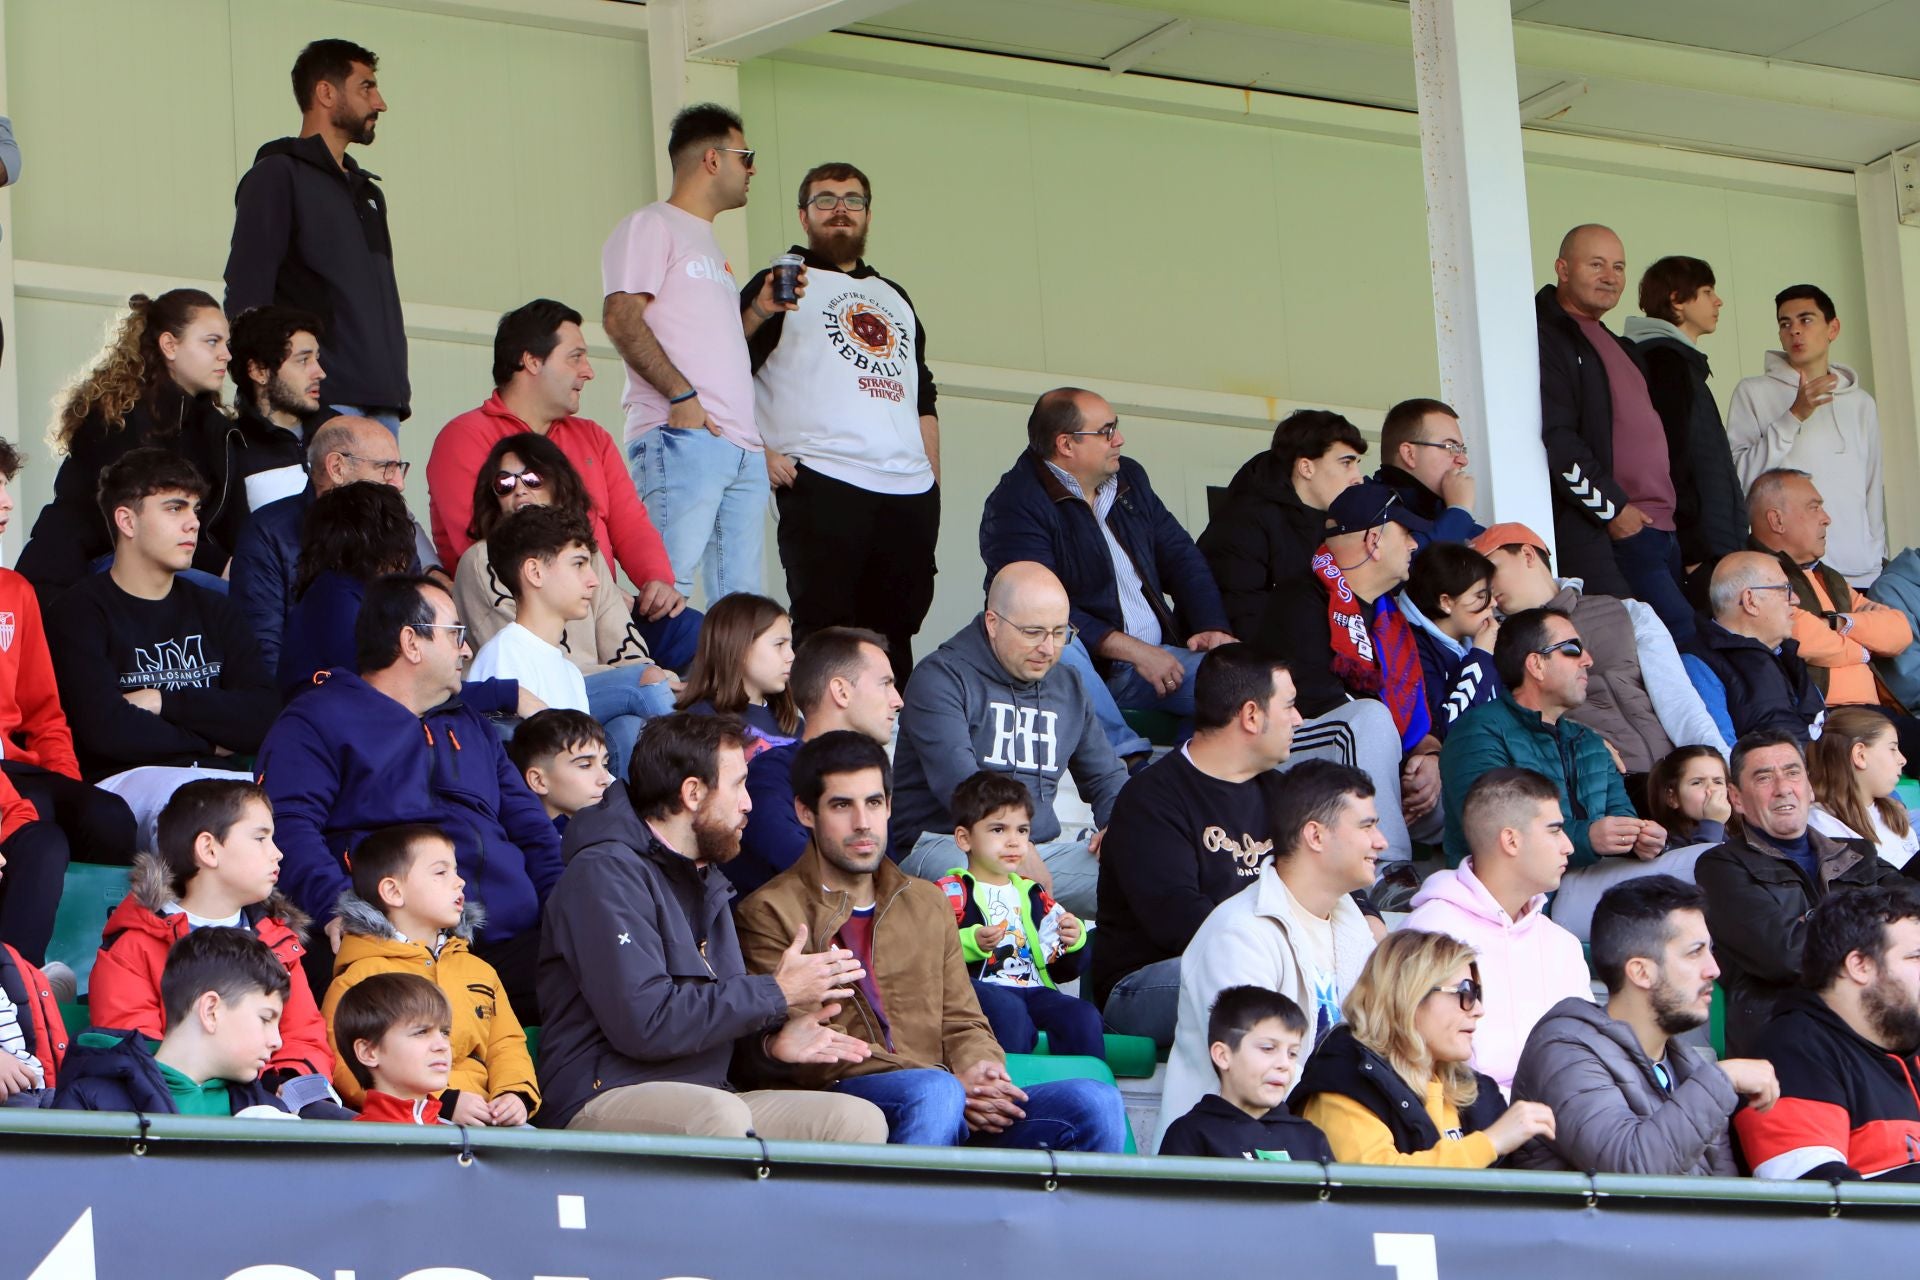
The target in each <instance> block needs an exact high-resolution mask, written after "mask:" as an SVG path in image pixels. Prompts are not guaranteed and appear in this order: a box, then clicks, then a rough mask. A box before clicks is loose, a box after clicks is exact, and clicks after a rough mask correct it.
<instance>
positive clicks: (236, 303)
mask: <svg viewBox="0 0 1920 1280" xmlns="http://www.w3.org/2000/svg"><path fill="white" fill-rule="evenodd" d="M379 63H380V59H379V58H378V57H377V56H375V55H374V54H373V53H372V52H370V51H369V50H366V49H363V48H361V47H360V46H359V45H357V44H354V43H353V42H352V41H350V40H316V41H314V42H313V43H312V44H310V45H308V46H307V47H306V48H305V49H303V50H301V51H300V57H299V58H298V59H297V60H296V61H295V62H294V64H293V96H294V100H295V101H296V102H298V103H299V104H300V136H299V137H297V138H280V139H277V140H275V141H273V142H269V143H267V144H265V145H264V146H262V147H261V148H260V150H259V151H257V152H256V153H255V154H254V157H253V167H252V168H251V169H249V170H247V172H246V173H245V174H244V175H242V177H241V179H240V185H239V187H238V188H237V189H236V190H235V191H234V195H233V203H234V217H233V244H232V248H231V249H230V251H229V252H228V255H227V271H226V281H227V299H226V307H227V314H228V315H229V316H238V315H240V314H241V313H242V312H244V311H246V310H247V309H249V308H251V307H258V306H263V305H265V304H267V303H270V302H277V303H281V304H283V305H286V306H290V307H299V308H301V309H302V310H304V311H310V312H312V313H313V314H314V315H316V316H318V317H319V318H320V321H321V323H322V324H324V325H325V327H326V334H325V337H326V346H325V347H324V349H323V352H322V356H323V362H324V364H325V365H326V368H327V372H328V376H329V382H328V386H327V395H328V400H329V403H331V404H332V405H333V406H334V407H335V408H337V409H339V411H340V412H342V413H351V414H356V415H358V416H360V417H365V418H373V419H376V420H378V421H379V422H380V423H381V424H382V425H383V426H385V427H386V428H387V429H388V430H389V431H392V432H393V433H394V434H395V435H398V434H399V432H400V421H401V419H403V418H405V417H406V416H407V414H408V413H409V411H410V402H411V400H412V390H411V388H410V386H409V384H408V382H407V335H406V327H405V324H404V322H403V321H402V319H401V316H400V287H399V285H398V283H396V281H395V280H394V275H393V240H392V237H391V236H390V235H389V234H388V232H387V197H386V195H385V193H383V192H382V191H381V190H380V188H379V186H378V185H377V176H378V175H375V174H371V173H368V172H367V171H366V170H365V169H362V168H361V167H360V166H359V165H358V164H356V163H355V162H354V161H353V159H352V158H351V157H349V156H348V155H347V147H348V145H349V144H355V143H357V144H359V145H360V146H371V145H372V143H373V131H374V126H375V125H376V124H377V123H378V121H379V118H380V115H381V113H382V112H384V111H385V110H386V109H387V102H386V99H385V98H382V97H381V96H380V86H379V83H378V81H377V80H376V78H375V76H374V71H375V69H376V68H377V67H378V66H379Z"/></svg>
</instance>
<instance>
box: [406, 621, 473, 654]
mask: <svg viewBox="0 0 1920 1280" xmlns="http://www.w3.org/2000/svg"><path fill="white" fill-rule="evenodd" d="M412 626H413V629H414V630H415V631H451V632H453V647H454V648H456V649H458V648H459V647H460V646H461V645H463V644H465V643H466V642H467V624H466V623H464V622H416V623H413V624H412Z"/></svg>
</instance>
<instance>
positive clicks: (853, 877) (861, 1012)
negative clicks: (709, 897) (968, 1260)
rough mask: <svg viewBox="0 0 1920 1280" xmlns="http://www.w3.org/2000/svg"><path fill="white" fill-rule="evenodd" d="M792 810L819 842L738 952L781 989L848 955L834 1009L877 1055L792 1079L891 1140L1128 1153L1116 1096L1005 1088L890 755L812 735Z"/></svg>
mask: <svg viewBox="0 0 1920 1280" xmlns="http://www.w3.org/2000/svg"><path fill="white" fill-rule="evenodd" d="M649 731H651V728H649ZM643 741H644V739H643ZM745 772H746V770H745V767H744V766H741V768H740V776H741V777H742V778H744V775H745ZM793 803H794V812H795V813H796V814H797V815H798V816H799V818H800V821H801V822H802V823H803V824H804V825H805V826H806V827H807V828H808V829H809V830H810V831H811V832H812V833H813V839H812V843H811V844H810V845H809V846H808V848H807V851H806V852H805V853H804V854H802V855H801V856H800V860H799V861H798V862H796V863H794V864H793V866H791V867H789V868H788V869H787V870H785V871H783V872H781V873H780V874H779V875H777V876H775V877H774V878H773V879H772V880H770V881H768V882H767V884H766V885H765V887H763V888H762V889H760V890H759V891H758V892H757V893H755V894H754V895H753V896H752V897H750V898H748V899H747V900H746V901H745V902H743V903H741V904H740V912H739V916H740V942H741V946H742V948H743V949H744V950H745V952H746V956H747V966H748V968H750V969H752V970H753V971H754V972H756V973H762V974H773V975H774V976H775V977H778V976H779V975H780V973H781V972H782V971H783V969H784V967H785V966H787V965H788V964H790V963H793V962H794V961H795V960H796V958H798V957H800V956H803V955H805V954H807V948H808V947H809V945H811V946H815V947H824V948H825V951H823V952H816V953H815V955H829V956H834V955H845V954H847V953H848V952H851V953H852V965H851V969H852V971H851V972H848V973H845V974H843V975H842V977H843V979H844V981H845V982H846V983H847V984H848V985H849V986H850V987H851V988H852V990H851V992H850V993H849V992H845V991H843V992H842V993H841V994H844V995H846V997H847V998H846V1000H845V1003H844V1004H843V1005H834V1006H829V1009H828V1011H826V1012H827V1016H828V1017H829V1018H830V1019H831V1025H832V1026H833V1027H834V1029H835V1030H836V1031H838V1032H841V1033H844V1035H845V1036H847V1037H849V1038H851V1039H852V1040H854V1041H855V1042H857V1043H858V1044H859V1046H860V1048H861V1049H862V1050H864V1051H865V1052H863V1053H861V1054H859V1055H858V1056H853V1055H844V1056H833V1057H827V1056H824V1055H823V1056H821V1057H819V1058H818V1059H817V1060H815V1061H814V1062H812V1063H811V1064H809V1065H803V1066H799V1067H796V1068H794V1070H793V1071H792V1073H791V1075H792V1078H794V1079H795V1080H797V1081H799V1082H801V1083H803V1084H810V1085H812V1086H814V1087H816V1088H821V1089H831V1090H832V1091H833V1093H834V1094H835V1095H838V1096H841V1097H847V1098H864V1099H866V1100H868V1101H870V1102H872V1103H873V1104H874V1105H876V1106H878V1107H879V1108H880V1110H881V1111H883V1112H884V1113H885V1114H886V1117H887V1123H888V1125H889V1127H890V1137H889V1138H888V1141H890V1142H896V1143H903V1144H910V1145H917V1146H963V1145H969V1144H971V1145H975V1146H983V1147H1017V1148H1030V1149H1038V1148H1045V1149H1048V1150H1052V1151H1107V1152H1117V1151H1119V1150H1120V1149H1121V1145H1122V1143H1123V1142H1124V1141H1125V1139H1126V1115H1125V1112H1124V1110H1123V1108H1122V1107H1121V1103H1120V1092H1119V1090H1117V1089H1115V1088H1114V1087H1113V1086H1112V1085H1111V1084H1107V1083H1104V1082H1101V1081H1097V1080H1057V1081H1054V1082H1052V1083H1050V1084H1042V1085H1036V1086H1035V1087H1034V1088H1033V1089H1031V1090H1027V1091H1023V1090H1021V1089H1019V1088H1017V1087H1015V1085H1014V1083H1013V1081H1012V1079H1011V1078H1009V1077H1008V1075H1007V1060H1006V1054H1005V1053H1004V1052H1002V1051H1001V1048H1000V1045H999V1043H998V1042H997V1041H995V1040H994V1038H993V1032H992V1030H991V1029H990V1028H989V1027H988V1025H987V1019H986V1015H984V1014H983V1013H981V1011H980V1001H979V999H978V998H977V997H976V996H975V995H974V991H973V983H972V982H971V980H970V979H969V978H968V975H967V968H966V965H965V963H964V962H963V961H962V960H961V956H960V934H959V932H958V931H957V930H956V929H955V928H954V927H953V908H952V907H950V906H949V905H948V904H947V899H946V895H945V894H944V893H942V892H941V891H940V890H939V889H938V888H936V887H934V885H933V884H931V883H929V882H928V881H925V880H920V879H917V878H915V877H913V876H909V875H906V874H904V873H902V872H901V871H900V870H899V869H898V868H897V867H895V866H894V865H893V863H892V862H891V861H890V860H889V859H888V857H887V818H888V815H889V813H890V812H891V809H892V804H893V777H892V770H891V768H890V767H889V766H888V764H887V753H886V749H885V748H884V747H882V746H881V745H880V744H879V743H877V742H875V741H874V740H873V739H871V738H869V737H867V736H866V735H864V734H861V733H857V732H854V731H853V730H850V729H842V730H836V731H835V732H832V733H826V734H822V735H821V736H819V737H818V738H815V739H813V740H812V741H810V742H808V743H807V744H806V745H805V746H803V747H801V748H800V751H799V754H798V755H796V756H795V757H794V761H793ZM740 807H741V808H745V807H746V806H745V805H744V803H741V805H740ZM583 816H584V815H583ZM579 821H581V819H575V822H576V823H577V822H579ZM568 840H569V843H571V841H572V833H571V830H569V833H568ZM810 939H811V940H812V941H811V943H810V942H809V940H810ZM841 948H844V949H845V950H844V951H843V950H841Z"/></svg>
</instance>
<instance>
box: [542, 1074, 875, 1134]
mask: <svg viewBox="0 0 1920 1280" xmlns="http://www.w3.org/2000/svg"><path fill="white" fill-rule="evenodd" d="M567 1128H569V1129H585V1130H597V1131H602V1132H610V1133H673V1134H684V1135H686V1136H689V1137H696V1138H744V1137H746V1136H747V1134H748V1132H749V1131H752V1132H753V1133H755V1134H758V1135H759V1136H760V1137H762V1138H772V1139H786V1140H789V1141H794V1142H872V1143H884V1142H885V1141H886V1140H887V1118H886V1116H885V1115H884V1114H882V1113H881V1110H880V1108H878V1107H876V1106H874V1105H873V1104H872V1103H871V1102H868V1101H867V1100H866V1099H864V1098H855V1097H850V1096H848V1095H846V1094H839V1093H816V1092H813V1091H811V1090H805V1089H754V1090H752V1091H750V1092H747V1093H730V1092H728V1091H727V1090H725V1089H710V1088H708V1087H707V1086H706V1085H701V1084H681V1083H678V1082H677V1081H671V1080H661V1081H654V1082H651V1083H647V1084H627V1085H621V1086H620V1087H619V1088H617V1089H609V1090H607V1091H606V1092H605V1093H603V1094H601V1095H600V1096H599V1097H597V1098H595V1099H594V1100H593V1101H591V1102H589V1103H587V1105H586V1106H584V1107H582V1108H580V1110H579V1112H578V1114H576V1115H575V1116H574V1117H573V1119H572V1120H571V1121H570V1122H568V1124H567Z"/></svg>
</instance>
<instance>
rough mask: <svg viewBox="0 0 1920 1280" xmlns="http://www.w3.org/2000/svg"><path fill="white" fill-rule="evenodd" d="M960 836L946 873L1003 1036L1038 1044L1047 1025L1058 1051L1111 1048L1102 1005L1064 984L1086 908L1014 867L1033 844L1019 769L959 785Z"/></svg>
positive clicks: (1074, 971) (1074, 966)
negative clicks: (958, 857)
mask: <svg viewBox="0 0 1920 1280" xmlns="http://www.w3.org/2000/svg"><path fill="white" fill-rule="evenodd" d="M952 809H953V824H954V832H953V838H954V839H955V840H956V841H958V842H959V845H960V851H961V852H962V853H964V854H966V855H967V865H966V866H964V867H955V868H953V870H951V871H949V872H947V874H946V875H945V876H943V877H942V878H941V880H940V887H941V888H942V889H944V890H945V891H946V894H947V902H948V903H949V904H950V905H951V906H952V907H953V915H954V919H955V920H957V921H959V923H960V954H961V956H962V958H963V959H965V960H966V962H967V964H968V965H969V966H971V967H972V968H973V989H974V991H975V993H976V994H978V995H979V997H980V1008H981V1011H982V1012H984V1013H985V1014H986V1015H987V1022H988V1023H989V1024H990V1025H991V1026H992V1027H993V1034H994V1038H995V1039H997V1040H999V1041H1000V1047H1001V1048H1003V1049H1005V1050H1006V1051H1007V1052H1008V1053H1031V1052H1033V1047H1034V1044H1035V1042H1036V1041H1037V1040H1038V1038H1039V1033H1040V1032H1042V1031H1044V1032H1046V1033H1047V1046H1048V1048H1049V1049H1050V1050H1051V1051H1052V1052H1054V1053H1056V1054H1081V1055H1085V1056H1088V1057H1094V1058H1099V1057H1104V1056H1105V1055H1106V1037H1105V1035H1104V1033H1103V1028H1102V1025H1101V1020H1100V1010H1099V1009H1097V1008H1095V1007H1094V1005H1093V1004H1092V1003H1091V1002H1089V1001H1086V1000H1082V999H1080V998H1079V997H1078V996H1070V995H1066V994H1064V993H1062V992H1061V991H1060V990H1058V987H1057V984H1058V983H1061V982H1070V981H1072V980H1073V979H1074V978H1075V977H1077V976H1078V975H1079V972H1080V951H1081V949H1082V948H1084V947H1085V946H1086V944H1087V935H1086V929H1085V928H1084V927H1083V926H1082V925H1081V923H1080V920H1079V918H1078V917H1076V916H1074V915H1073V914H1072V913H1071V912H1069V911H1068V910H1067V909H1066V908H1065V907H1062V906H1061V905H1060V904H1059V903H1057V902H1055V901H1054V900H1053V899H1052V898H1050V897H1048V896H1047V893H1046V891H1045V890H1044V889H1042V888H1041V887H1040V886H1039V885H1037V884H1035V883H1034V882H1033V881H1031V880H1029V879H1027V878H1026V877H1025V876H1020V875H1016V874H1014V868H1015V867H1017V866H1019V865H1020V863H1021V861H1022V860H1023V859H1024V858H1025V857H1026V856H1027V852H1028V851H1029V850H1030V849H1031V848H1032V847H1033V843H1032V840H1031V838H1030V836H1031V831H1032V827H1033V797H1032V796H1031V795H1030V794H1029V793H1028V791H1027V788H1026V787H1025V785H1024V784H1022V783H1021V782H1020V780H1019V779H1017V778H1015V777H1013V776H1012V775H1010V774H1004V773H991V772H988V771H987V770H985V769H983V770H981V771H980V772H978V773H976V774H974V775H973V776H972V777H970V778H968V779H967V780H966V781H964V782H962V783H961V784H960V785H959V786H958V787H956V788H955V789H954V793H953V805H952Z"/></svg>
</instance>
